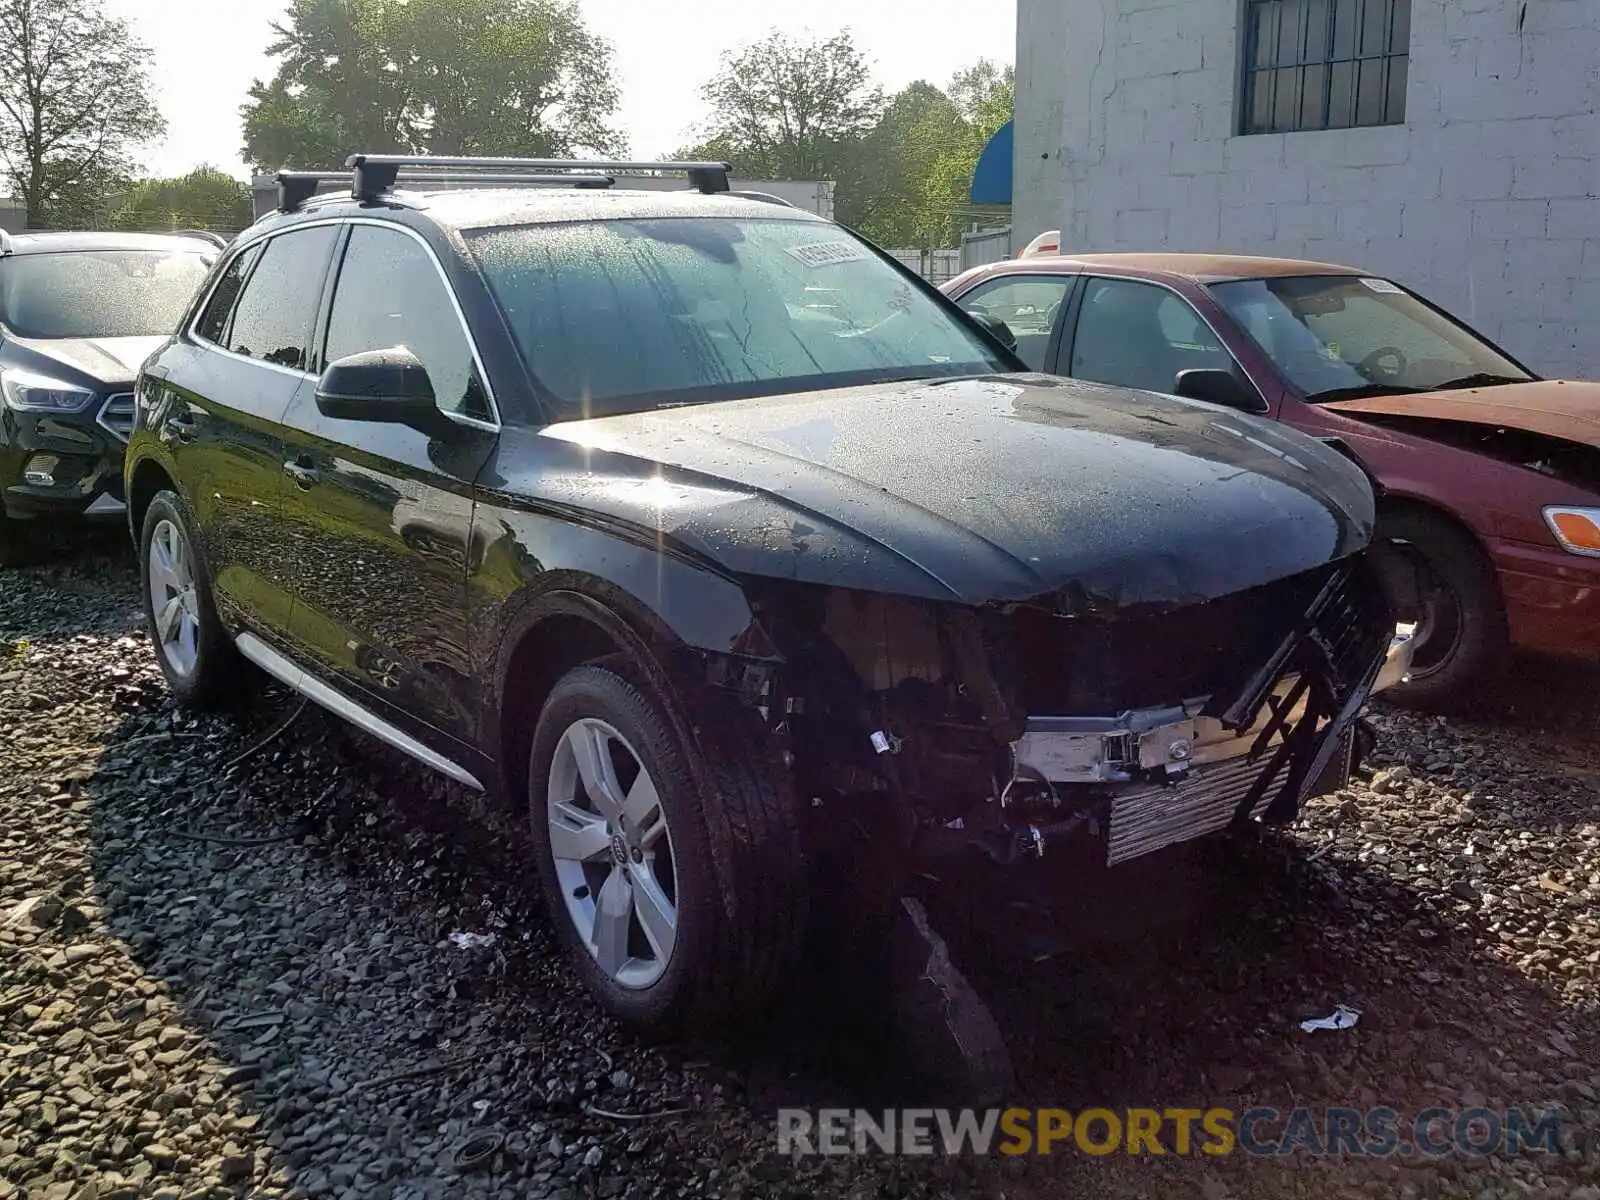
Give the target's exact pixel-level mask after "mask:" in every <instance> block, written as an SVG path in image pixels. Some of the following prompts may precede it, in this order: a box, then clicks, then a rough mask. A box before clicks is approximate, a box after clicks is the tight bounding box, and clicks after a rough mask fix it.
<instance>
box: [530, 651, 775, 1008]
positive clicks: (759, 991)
mask: <svg viewBox="0 0 1600 1200" xmlns="http://www.w3.org/2000/svg"><path fill="white" fill-rule="evenodd" d="M730 715H733V714H730ZM672 717H673V714H672V713H671V712H670V710H669V709H668V706H667V702H666V701H664V700H663V699H662V698H660V697H659V696H657V695H656V694H655V690H654V689H652V688H650V687H649V686H648V685H647V684H645V683H644V682H643V681H642V680H641V679H639V678H636V677H635V676H634V674H633V673H632V672H631V671H629V670H627V668H626V667H624V666H622V665H621V664H620V663H619V662H618V661H617V660H615V659H608V660H606V662H605V663H603V664H589V665H586V666H581V667H578V668H577V669H575V670H573V671H571V672H569V673H568V674H567V675H566V676H564V677H563V678H562V679H561V681H560V682H559V683H557V684H556V686H555V688H554V689H553V690H552V691H551V693H550V696H549V698H548V699H547V700H546V702H545V706H544V710H543V712H542V713H541V715H540V717H539V722H538V725H537V727H536V729H535V731H534V735H533V743H532V747H531V751H530V757H529V775H528V778H529V786H528V791H529V811H530V816H531V819H532V824H533V842H534V846H535V849H536V854H537V859H538V870H539V879H540V884H541V886H542V888H543V890H544V894H545V896H546V898H547V899H548V902H549V906H550V918H551V920H552V922H553V923H554V924H555V927H556V930H557V935H558V937H559V938H560V940H561V942H562V944H563V945H564V946H565V947H566V948H567V950H568V952H569V953H570V954H571V956H572V959H573V962H574V964H575V966H576V967H577V970H578V973H579V975H580V976H581V977H582V978H583V982H584V985H585V986H586V987H587V988H588V990H589V991H590V993H591V994H592V995H594V997H595V998H596V999H597V1000H598V1001H599V1002H600V1004H601V1006H602V1007H603V1008H604V1009H605V1010H606V1011H607V1012H609V1013H610V1014H611V1015H612V1016H614V1017H616V1018H617V1019H619V1020H622V1021H625V1022H628V1023H630V1024H633V1025H637V1026H641V1027H644V1028H649V1029H679V1028H685V1027H692V1026H696V1025H703V1024H705V1023H708V1022H717V1021H721V1020H725V1019H728V1018H731V1017H735V1016H738V1015H741V1014H743V1013H747V1012H750V1011H752V1010H753V1009H755V1008H756V1007H758V1006H759V1005H760V1004H761V1003H762V1002H763V1001H764V1000H765V999H766V998H767V997H768V996H770V995H771V993H772V992H773V990H774V988H775V987H776V986H777V985H778V983H779V982H780V980H781V979H782V978H783V976H784V974H785V973H786V972H787V971H788V969H789V968H790V966H791V964H792V963H793V961H794V958H795V957H796V955H797V953H798V950H799V946H800V941H801V937H802V935H803V929H804V915H805V909H806V895H805V886H804V869H803V868H804V863H803V858H802V856H801V851H800V841H799V834H798V828H797V825H796V822H795V820H794V816H793V812H792V806H791V804H790V802H789V797H788V794H787V791H786V789H785V788H784V787H783V786H782V781H781V779H780V777H779V776H778V774H777V772H775V771H774V770H772V769H771V768H770V767H769V766H768V765H767V764H765V763H763V762H760V761H758V760H757V759H756V758H755V757H754V756H752V755H751V754H750V753H749V749H748V747H749V745H750V744H752V743H750V742H740V743H737V744H736V739H732V738H728V739H726V740H725V742H724V741H723V740H722V739H718V740H717V742H716V743H715V744H707V742H708V740H709V738H710V737H711V736H712V734H711V731H710V725H709V723H706V724H700V725H699V727H698V728H697V729H696V732H695V735H694V736H693V737H692V739H690V744H686V741H685V738H684V736H683V735H682V734H680V732H679V731H680V729H684V728H687V727H688V724H689V723H688V722H681V723H680V722H677V721H674V720H673V719H672ZM586 747H588V748H589V749H588V753H589V756H590V757H589V760H588V761H589V766H588V767H585V766H583V765H582V761H581V760H582V759H583V757H584V754H585V748H586ZM596 764H603V765H600V766H597V765H596ZM591 778H592V779H593V782H591ZM641 781H642V782H641ZM706 783H709V787H707V786H704V785H705V784H706ZM591 791H593V792H594V793H595V794H594V795H591V794H590V793H591ZM607 792H609V793H611V794H610V795H603V793H607ZM597 797H598V798H597ZM730 829H731V830H732V831H733V836H731V837H730V836H728V835H727V831H728V830H730ZM558 854H559V855H561V857H560V858H558V857H557V855H558ZM663 914H666V915H668V916H670V925H669V923H668V921H666V920H665V919H664V916H663Z"/></svg>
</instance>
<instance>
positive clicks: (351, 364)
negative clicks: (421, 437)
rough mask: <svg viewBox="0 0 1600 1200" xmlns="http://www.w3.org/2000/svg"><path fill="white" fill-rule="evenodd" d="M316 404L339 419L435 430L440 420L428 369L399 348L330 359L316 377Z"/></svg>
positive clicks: (442, 418) (439, 425) (441, 418)
mask: <svg viewBox="0 0 1600 1200" xmlns="http://www.w3.org/2000/svg"><path fill="white" fill-rule="evenodd" d="M317 408H318V409H319V410H320V411H321V412H322V413H323V414H324V415H326V416H330V417H335V418H337V419H339V420H342V421H376V422H381V423H383V424H388V425H409V426H411V427H412V428H413V429H417V430H420V431H421V432H423V433H433V432H435V431H436V430H438V429H439V428H440V427H441V425H442V424H443V423H444V420H445V417H444V414H443V413H441V412H440V411H439V406H438V404H437V403H436V401H435V397H434V394H433V381H432V380H430V379H429V378H428V369H427V368H426V367H424V366H423V365H422V363H421V361H420V360H418V358H417V356H416V355H414V354H412V353H411V351H409V350H406V349H404V348H403V347H399V346H396V347H393V348H391V349H388V350H364V351H362V352H361V353H360V354H351V355H347V356H346V357H344V358H341V359H337V360H336V361H334V362H331V363H329V364H328V366H327V369H326V370H324V371H323V372H322V378H321V379H319V380H318V381H317Z"/></svg>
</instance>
